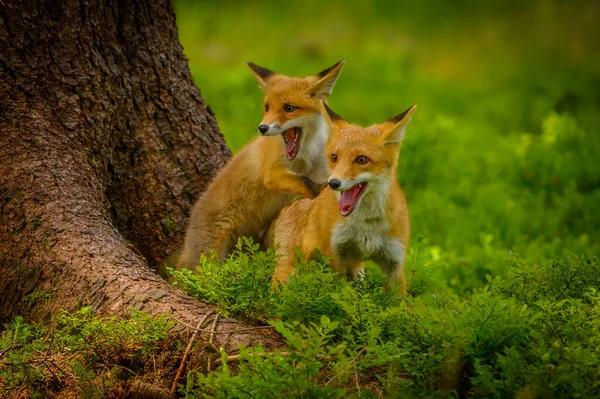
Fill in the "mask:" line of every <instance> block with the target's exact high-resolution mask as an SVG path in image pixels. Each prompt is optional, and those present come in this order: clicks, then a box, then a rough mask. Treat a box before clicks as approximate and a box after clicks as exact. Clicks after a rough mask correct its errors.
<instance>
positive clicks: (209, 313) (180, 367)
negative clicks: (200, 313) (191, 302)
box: [171, 310, 214, 394]
mask: <svg viewBox="0 0 600 399" xmlns="http://www.w3.org/2000/svg"><path fill="white" fill-rule="evenodd" d="M213 313H214V312H213V311H212V310H209V311H208V312H207V313H206V314H205V315H204V317H202V320H200V322H198V325H197V326H196V328H194V332H193V333H192V336H191V337H190V340H189V341H188V344H187V347H186V348H185V352H184V353H183V357H182V358H181V363H180V364H179V369H178V370H177V374H176V375H175V379H174V380H173V385H171V394H174V393H175V390H176V389H177V381H179V378H180V377H181V373H182V372H183V369H184V367H185V362H186V360H187V358H188V355H189V353H190V350H191V349H192V343H193V342H194V339H195V338H196V335H197V334H198V331H200V328H201V327H202V324H204V322H205V321H206V319H207V318H208V316H210V315H211V314H213Z"/></svg>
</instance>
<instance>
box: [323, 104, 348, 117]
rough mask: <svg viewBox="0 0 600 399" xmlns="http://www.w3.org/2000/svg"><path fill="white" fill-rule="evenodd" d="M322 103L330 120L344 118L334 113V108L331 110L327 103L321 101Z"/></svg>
mask: <svg viewBox="0 0 600 399" xmlns="http://www.w3.org/2000/svg"><path fill="white" fill-rule="evenodd" d="M323 105H324V106H325V110H326V111H327V115H329V118H330V119H331V120H332V121H343V120H344V118H342V117H341V116H339V115H338V114H336V113H335V111H334V110H332V109H331V108H329V105H327V104H326V103H325V102H324V103H323Z"/></svg>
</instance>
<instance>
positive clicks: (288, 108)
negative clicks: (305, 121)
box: [283, 104, 298, 112]
mask: <svg viewBox="0 0 600 399" xmlns="http://www.w3.org/2000/svg"><path fill="white" fill-rule="evenodd" d="M296 109H298V107H295V106H293V105H290V104H283V111H284V112H294V111H295V110H296Z"/></svg>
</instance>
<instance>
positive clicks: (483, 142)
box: [175, 0, 600, 293]
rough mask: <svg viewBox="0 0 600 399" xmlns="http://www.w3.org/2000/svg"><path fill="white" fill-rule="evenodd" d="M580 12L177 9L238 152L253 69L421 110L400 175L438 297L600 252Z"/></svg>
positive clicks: (356, 98) (382, 6)
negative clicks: (521, 267) (327, 79)
mask: <svg viewBox="0 0 600 399" xmlns="http://www.w3.org/2000/svg"><path fill="white" fill-rule="evenodd" d="M598 4H599V3H598V2H591V1H590V2H585V1H544V0H540V1H532V2H522V1H490V2H480V1H470V0H462V1H452V2H444V1H439V0H427V1H418V2H397V1H379V2H376V1H355V2H342V1H331V2H318V1H313V0H308V1H287V2H279V1H278V2H275V1H267V2H251V1H247V2H243V3H242V2H237V1H210V2H208V1H207V2H192V1H189V0H188V1H185V0H179V1H175V9H176V14H177V24H178V27H179V37H180V41H181V43H182V45H183V47H184V51H185V53H186V55H187V56H188V58H189V60H190V67H191V69H192V73H193V75H194V78H195V80H196V83H197V85H198V87H199V88H200V89H201V92H202V95H203V97H204V99H205V100H206V102H207V103H208V104H209V105H210V107H211V108H212V109H213V111H214V113H215V115H216V118H217V120H218V122H219V126H220V128H221V130H222V132H223V134H224V135H225V138H226V140H227V142H228V144H229V146H230V147H231V148H232V150H233V151H237V150H239V149H240V148H241V147H242V146H243V145H244V144H245V143H247V142H248V141H249V140H251V139H252V138H253V137H255V135H256V126H257V125H258V123H259V122H260V120H261V118H262V97H263V96H262V92H261V91H260V89H259V88H258V87H257V82H256V81H255V79H254V77H253V76H252V74H251V73H250V71H249V70H248V68H247V67H246V65H245V61H248V60H251V61H253V62H255V63H257V64H259V65H262V66H265V67H267V68H269V69H272V70H275V71H277V72H280V73H283V74H286V75H290V76H306V75H311V74H314V73H317V72H319V71H321V70H322V69H324V68H326V67H329V66H331V65H332V64H334V63H335V62H337V61H339V60H341V59H344V60H346V65H345V66H344V70H343V72H342V75H341V77H340V79H339V81H338V83H337V85H336V87H335V90H334V92H333V95H332V96H331V98H330V101H329V104H330V106H331V107H332V108H333V109H334V110H335V111H336V112H338V113H339V114H340V115H342V116H343V117H344V118H345V119H346V120H348V121H350V122H354V123H357V124H362V125H368V124H372V123H375V122H381V121H383V120H385V119H387V118H388V117H390V116H393V115H395V114H397V113H399V112H401V111H403V110H405V109H406V108H408V106H410V105H411V104H417V105H418V110H417V112H416V113H415V116H414V118H413V121H412V122H411V124H410V125H409V128H408V131H407V135H406V139H405V142H404V145H403V148H402V155H401V165H400V170H399V179H400V183H401V186H402V188H403V189H404V191H405V194H406V196H407V199H408V203H409V210H410V215H411V222H412V239H413V243H414V242H415V240H417V239H418V237H420V236H422V237H423V241H422V244H423V245H424V248H425V251H426V253H427V256H428V257H429V264H430V265H431V273H429V274H430V276H431V284H432V285H433V286H434V287H433V288H434V289H438V290H446V289H447V290H453V291H456V292H459V293H460V292H464V291H466V290H470V289H472V288H473V287H476V286H480V285H482V284H483V283H484V282H485V275H486V274H491V275H499V274H502V273H503V271H504V269H505V267H506V264H507V259H508V258H509V257H514V256H521V257H523V258H525V259H527V260H530V261H534V262H543V261H544V259H548V258H553V257H560V256H565V255H569V254H571V253H575V254H585V255H586V256H597V255H598V254H600V243H599V241H598V233H599V232H600V215H599V214H598V209H597V208H598V205H600V162H599V159H600V157H599V156H598V155H599V154H598V153H599V150H600V51H599V50H600V44H599V43H600V41H599V40H598V38H600V23H599V22H600V6H599V5H598Z"/></svg>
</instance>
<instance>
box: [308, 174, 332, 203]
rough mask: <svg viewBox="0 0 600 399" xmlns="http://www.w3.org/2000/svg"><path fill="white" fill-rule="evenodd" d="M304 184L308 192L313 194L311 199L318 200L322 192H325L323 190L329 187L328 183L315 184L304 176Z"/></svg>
mask: <svg viewBox="0 0 600 399" xmlns="http://www.w3.org/2000/svg"><path fill="white" fill-rule="evenodd" d="M302 183H304V185H305V186H306V188H308V190H309V191H310V193H311V194H312V195H311V198H316V197H317V196H318V195H319V194H320V193H321V191H323V189H324V188H325V187H326V186H327V183H321V184H319V183H315V182H314V181H312V180H311V179H310V178H309V177H307V176H302Z"/></svg>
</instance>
